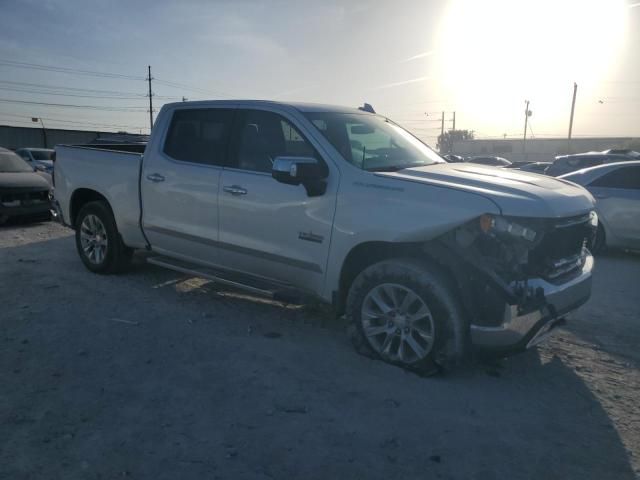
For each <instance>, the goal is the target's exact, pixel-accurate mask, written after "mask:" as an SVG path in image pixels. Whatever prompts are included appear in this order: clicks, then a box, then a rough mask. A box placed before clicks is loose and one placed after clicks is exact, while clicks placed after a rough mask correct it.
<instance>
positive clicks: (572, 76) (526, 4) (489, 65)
mask: <svg viewBox="0 0 640 480" xmlns="http://www.w3.org/2000/svg"><path fill="white" fill-rule="evenodd" d="M627 14H628V8H627V5H626V3H625V2H624V1H622V0H619V1H616V0H601V1H588V0H587V1H584V0H583V1H579V0H540V1H522V0H515V1H514V0H487V1H482V2H479V1H474V0H460V1H455V2H453V3H452V4H451V5H450V7H449V8H448V11H447V13H446V15H445V16H444V18H443V20H442V22H441V24H440V29H439V32H438V53H439V55H438V56H437V58H438V62H439V65H438V71H439V72H441V77H440V78H441V81H442V85H441V86H440V88H441V89H443V90H444V91H447V92H448V94H449V95H450V97H451V98H454V99H455V101H456V104H459V105H464V107H465V110H466V111H467V112H468V113H467V115H469V117H470V118H469V119H468V120H469V122H470V123H475V124H478V123H482V116H483V114H485V115H486V112H487V109H489V111H491V112H492V113H496V110H505V116H504V117H503V118H505V120H507V121H506V122H505V124H510V122H511V121H512V119H511V118H508V115H520V114H521V113H522V112H521V110H522V111H524V100H525V99H530V100H532V104H533V108H538V109H540V108H542V113H543V114H544V115H547V116H549V117H550V118H552V117H553V116H555V115H557V114H558V112H559V111H562V112H564V111H565V110H566V105H567V101H568V96H569V92H570V91H571V87H572V85H573V82H574V81H576V82H578V83H583V84H584V85H586V86H587V88H595V87H596V86H597V84H598V82H599V81H601V80H602V79H603V77H604V76H605V75H607V72H608V71H610V70H611V69H612V68H613V67H614V64H615V62H616V60H617V57H618V54H619V52H620V50H621V46H622V44H623V41H624V35H625V23H626V22H625V15H627ZM581 93H582V94H584V93H585V92H584V90H583V91H582V92H581ZM518 102H519V103H518ZM519 104H522V109H520V108H518V107H517V105H519ZM506 112H509V113H506ZM494 117H495V115H494ZM487 128H501V125H490V126H487Z"/></svg>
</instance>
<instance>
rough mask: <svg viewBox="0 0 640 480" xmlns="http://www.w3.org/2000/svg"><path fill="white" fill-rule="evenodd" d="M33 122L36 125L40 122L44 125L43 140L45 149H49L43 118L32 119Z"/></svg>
mask: <svg viewBox="0 0 640 480" xmlns="http://www.w3.org/2000/svg"><path fill="white" fill-rule="evenodd" d="M31 121H32V122H35V123H38V121H40V125H42V139H43V141H44V148H47V129H46V128H44V122H43V121H42V117H31Z"/></svg>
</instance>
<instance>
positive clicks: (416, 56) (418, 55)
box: [400, 50, 436, 63]
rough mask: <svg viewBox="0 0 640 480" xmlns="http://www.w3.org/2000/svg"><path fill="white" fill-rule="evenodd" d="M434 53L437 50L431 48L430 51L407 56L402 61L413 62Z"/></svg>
mask: <svg viewBox="0 0 640 480" xmlns="http://www.w3.org/2000/svg"><path fill="white" fill-rule="evenodd" d="M434 53H436V52H434V51H433V50H431V51H429V52H422V53H419V54H417V55H414V56H413V57H409V58H405V59H404V60H400V63H407V62H413V61H414V60H419V59H421V58H425V57H430V56H431V55H433V54H434Z"/></svg>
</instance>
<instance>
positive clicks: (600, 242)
mask: <svg viewBox="0 0 640 480" xmlns="http://www.w3.org/2000/svg"><path fill="white" fill-rule="evenodd" d="M558 178H562V179H565V180H569V181H571V182H574V183H577V184H578V185H582V186H583V187H585V188H586V189H587V190H589V192H591V194H592V195H593V196H594V197H595V199H596V211H597V213H598V219H599V224H598V234H597V236H596V239H595V242H594V245H593V251H594V252H597V251H598V250H601V249H602V248H603V247H604V246H608V247H617V248H628V249H634V250H640V161H635V160H634V161H630V162H619V163H609V164H606V165H599V166H597V167H591V168H585V169H583V170H577V171H575V172H571V173H568V174H566V175H562V176H560V177H558Z"/></svg>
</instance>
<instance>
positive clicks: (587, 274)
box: [471, 254, 593, 351]
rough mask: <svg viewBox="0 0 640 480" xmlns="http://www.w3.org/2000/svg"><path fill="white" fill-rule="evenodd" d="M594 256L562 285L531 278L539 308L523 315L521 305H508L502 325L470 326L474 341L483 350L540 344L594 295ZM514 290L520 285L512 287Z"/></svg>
mask: <svg viewBox="0 0 640 480" xmlns="http://www.w3.org/2000/svg"><path fill="white" fill-rule="evenodd" d="M592 270H593V257H592V256H591V254H587V255H586V256H585V257H584V262H583V263H582V267H581V268H580V269H579V270H577V271H574V272H572V275H571V278H563V281H562V283H551V281H548V280H544V279H542V278H535V279H530V280H528V281H527V282H526V288H527V290H528V291H530V292H532V294H533V295H535V297H536V298H537V299H538V305H539V306H538V307H535V308H533V309H528V310H527V311H525V312H523V311H522V307H521V306H519V305H506V307H505V311H504V316H503V321H502V324H501V325H499V326H495V327H494V326H491V327H489V326H480V325H471V340H472V342H473V344H474V345H476V346H477V347H479V348H482V349H491V350H505V351H511V350H523V349H526V348H530V347H532V346H534V345H537V344H538V343H540V342H541V341H542V340H544V338H545V337H546V336H547V335H548V334H549V333H550V331H551V330H553V328H554V327H555V326H557V324H558V323H559V322H560V321H561V320H562V318H563V316H564V315H566V314H567V313H569V312H571V311H573V310H575V309H576V308H578V307H579V306H581V305H582V304H584V303H585V302H586V301H587V300H588V299H589V297H590V295H591V281H592V276H591V273H592ZM511 287H512V288H513V289H514V290H515V289H517V288H519V287H520V286H519V285H515V284H514V285H512V286H511Z"/></svg>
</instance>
